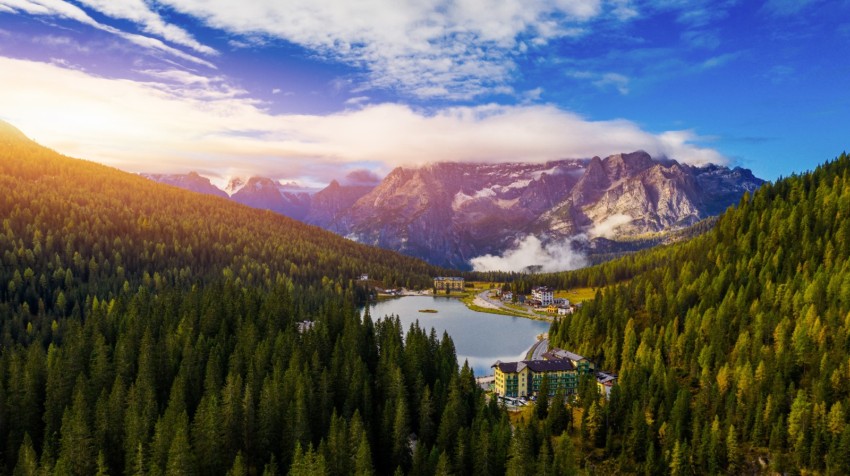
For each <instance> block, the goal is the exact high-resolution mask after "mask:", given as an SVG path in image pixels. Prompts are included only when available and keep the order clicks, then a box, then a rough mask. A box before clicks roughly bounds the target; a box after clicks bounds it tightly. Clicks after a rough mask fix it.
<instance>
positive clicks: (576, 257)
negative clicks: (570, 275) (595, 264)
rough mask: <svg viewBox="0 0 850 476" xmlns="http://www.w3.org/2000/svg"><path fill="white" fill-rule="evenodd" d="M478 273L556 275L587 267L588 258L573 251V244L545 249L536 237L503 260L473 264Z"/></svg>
mask: <svg viewBox="0 0 850 476" xmlns="http://www.w3.org/2000/svg"><path fill="white" fill-rule="evenodd" d="M579 239H582V238H579ZM469 263H470V264H471V265H472V269H473V270H475V271H529V270H532V271H536V272H542V273H554V272H558V271H568V270H571V269H578V268H583V267H585V266H587V264H588V262H587V257H585V256H584V254H582V253H581V252H578V251H575V250H574V249H573V240H572V239H568V240H564V241H562V242H556V243H550V244H546V245H544V244H543V243H542V242H541V241H540V239H539V238H537V237H536V236H533V235H529V236H526V237H525V238H523V239H522V240H520V241H519V242H518V243H517V245H516V247H515V248H513V249H511V250H508V251H506V252H505V253H504V254H503V255H502V256H493V255H489V254H488V255H484V256H479V257H477V258H473V259H471V260H469Z"/></svg>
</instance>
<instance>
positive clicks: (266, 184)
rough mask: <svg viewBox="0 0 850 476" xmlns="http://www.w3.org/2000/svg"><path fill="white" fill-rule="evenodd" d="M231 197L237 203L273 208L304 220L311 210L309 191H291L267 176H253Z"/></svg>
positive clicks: (282, 213)
mask: <svg viewBox="0 0 850 476" xmlns="http://www.w3.org/2000/svg"><path fill="white" fill-rule="evenodd" d="M230 198H231V199H232V200H233V201H235V202H237V203H241V204H243V205H248V206H249V207H253V208H259V209H261V210H271V211H273V212H277V213H280V214H281V215H286V216H288V217H290V218H294V219H296V220H303V219H304V217H305V216H306V215H307V212H308V211H309V210H310V194H309V193H307V192H303V191H289V190H288V189H287V188H286V187H285V186H283V185H281V184H280V182H277V181H275V180H272V179H270V178H265V177H251V178H250V179H248V181H247V182H245V185H243V186H242V187H240V188H239V189H238V191H236V193H234V194H233V195H231V197H230Z"/></svg>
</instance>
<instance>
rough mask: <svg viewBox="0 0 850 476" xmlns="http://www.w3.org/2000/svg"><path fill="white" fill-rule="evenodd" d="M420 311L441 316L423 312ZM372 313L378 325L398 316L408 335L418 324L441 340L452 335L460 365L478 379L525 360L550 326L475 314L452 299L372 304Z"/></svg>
mask: <svg viewBox="0 0 850 476" xmlns="http://www.w3.org/2000/svg"><path fill="white" fill-rule="evenodd" d="M420 309H433V310H436V311H437V312H436V313H427V312H419V310H420ZM369 313H370V315H371V316H372V320H375V321H377V320H378V318H383V317H384V316H387V315H390V314H395V315H397V316H398V317H399V319H400V320H401V322H402V324H403V327H404V330H405V332H406V331H407V329H408V328H409V327H410V324H412V323H413V322H415V321H416V320H419V326H420V327H422V328H423V329H426V330H428V332H430V329H431V328H432V327H433V328H434V329H436V330H437V336H442V335H443V331H446V332H448V333H449V335H450V336H451V337H452V341H454V344H455V349H456V351H457V360H458V363H459V364H461V365H463V361H464V360H468V361H469V365H470V366H471V367H472V368H473V370H474V371H475V376H476V377H480V376H484V375H492V373H493V369H491V368H490V366H491V365H493V363H494V362H496V361H497V360H501V361H515V360H522V359H524V358H525V352H526V351H527V350H528V349H529V347H531V345H532V344H534V342H535V340H536V339H537V335H538V334H542V333H544V332H549V323H548V322H543V321H535V320H531V319H524V318H521V317H512V316H502V315H499V314H489V313H486V312H476V311H472V310H470V309H469V308H467V307H466V305H464V304H463V303H462V302H461V301H460V300H459V299H457V298H450V297H440V296H437V297H435V296H404V297H400V298H395V299H390V300H387V301H381V302H378V303H374V304H371V305H370V306H369Z"/></svg>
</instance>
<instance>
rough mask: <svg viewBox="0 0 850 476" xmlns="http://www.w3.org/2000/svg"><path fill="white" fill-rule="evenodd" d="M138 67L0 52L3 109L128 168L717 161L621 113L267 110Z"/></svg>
mask: <svg viewBox="0 0 850 476" xmlns="http://www.w3.org/2000/svg"><path fill="white" fill-rule="evenodd" d="M146 74H148V75H149V76H150V77H151V78H152V79H151V80H150V81H139V80H127V79H108V78H104V77H99V76H94V75H92V74H89V73H87V72H83V71H75V70H72V69H69V68H63V67H61V66H58V65H52V64H48V63H42V62H35V61H27V60H18V59H11V58H0V104H2V105H3V109H2V111H0V114H3V117H4V118H5V119H6V120H9V121H10V122H12V123H13V124H15V125H16V126H18V127H19V128H21V129H22V130H23V131H24V132H25V133H27V134H29V135H30V136H31V137H33V138H35V139H36V140H38V141H40V142H42V143H43V144H45V145H47V146H49V147H52V148H54V149H57V150H59V151H61V152H63V153H66V154H69V155H74V156H77V157H83V158H86V159H90V160H96V161H99V162H102V163H106V164H109V165H113V166H116V167H119V168H123V169H125V170H130V171H137V172H185V171H189V170H198V169H204V170H219V171H220V172H221V174H222V175H223V176H227V175H236V174H237V173H238V174H240V175H250V174H254V173H258V174H263V175H266V176H271V177H279V176H283V177H290V178H297V177H300V176H314V175H312V174H319V173H321V174H322V177H326V176H328V174H331V173H336V174H339V170H340V167H341V166H344V167H343V168H348V167H352V168H354V167H356V168H363V165H362V164H369V165H367V167H368V168H370V169H372V170H375V169H376V168H382V169H386V168H389V167H394V166H415V165H421V164H425V163H429V162H434V161H467V162H469V161H479V162H480V161H486V162H513V161H537V162H541V161H548V160H553V159H559V158H570V157H572V158H580V157H592V156H594V155H600V156H605V155H609V154H614V153H618V152H624V151H633V150H637V149H642V150H645V151H647V152H649V153H650V154H652V155H653V156H666V157H669V158H672V159H676V160H679V161H681V162H687V163H691V164H704V163H707V162H713V163H725V161H726V159H725V158H724V157H723V156H722V155H721V154H720V153H718V152H717V151H715V150H713V149H710V148H706V147H702V146H700V145H698V142H699V141H700V137H699V136H697V135H696V134H695V133H694V132H693V131H669V132H664V133H662V134H652V133H649V132H646V131H644V130H642V129H640V127H638V126H637V125H636V124H634V123H633V122H630V121H627V120H622V119H615V120H610V121H590V120H587V119H584V118H582V117H581V116H579V115H577V114H574V113H571V112H568V111H564V110H562V109H559V108H557V107H555V106H552V105H522V106H503V105H495V104H490V105H481V106H474V107H451V108H445V109H440V110H437V111H434V112H430V113H426V112H422V111H418V110H415V109H412V108H410V107H409V106H405V105H401V104H393V103H384V104H374V105H366V106H364V107H362V108H358V109H353V110H346V111H342V112H338V113H335V114H330V115H324V116H322V115H308V114H273V113H271V112H269V111H268V110H267V109H266V104H265V103H263V102H260V101H258V100H256V99H254V98H251V97H249V96H248V95H247V93H246V92H244V91H242V90H240V89H238V88H234V87H232V86H230V85H228V84H227V83H226V82H225V81H224V80H222V79H221V78H218V77H202V76H197V75H194V74H192V73H186V72H182V71H168V70H151V71H147V72H146ZM358 164H360V165H358ZM337 177H338V175H337Z"/></svg>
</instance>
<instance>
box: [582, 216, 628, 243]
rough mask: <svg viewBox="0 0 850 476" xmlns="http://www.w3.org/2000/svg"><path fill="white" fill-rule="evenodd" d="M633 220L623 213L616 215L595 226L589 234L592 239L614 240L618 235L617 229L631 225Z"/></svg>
mask: <svg viewBox="0 0 850 476" xmlns="http://www.w3.org/2000/svg"><path fill="white" fill-rule="evenodd" d="M632 220H633V218H632V217H631V216H629V215H626V214H623V213H615V214H614V215H611V216H609V217H607V218H605V219H604V220H602V221H601V222H599V223H597V224H595V225H593V227H591V229H590V230H589V231H588V232H587V234H588V235H589V236H590V237H591V238H598V237H602V238H613V237H614V236H616V234H617V228H619V227H621V226H623V225H626V224H629V223H631V222H632Z"/></svg>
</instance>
